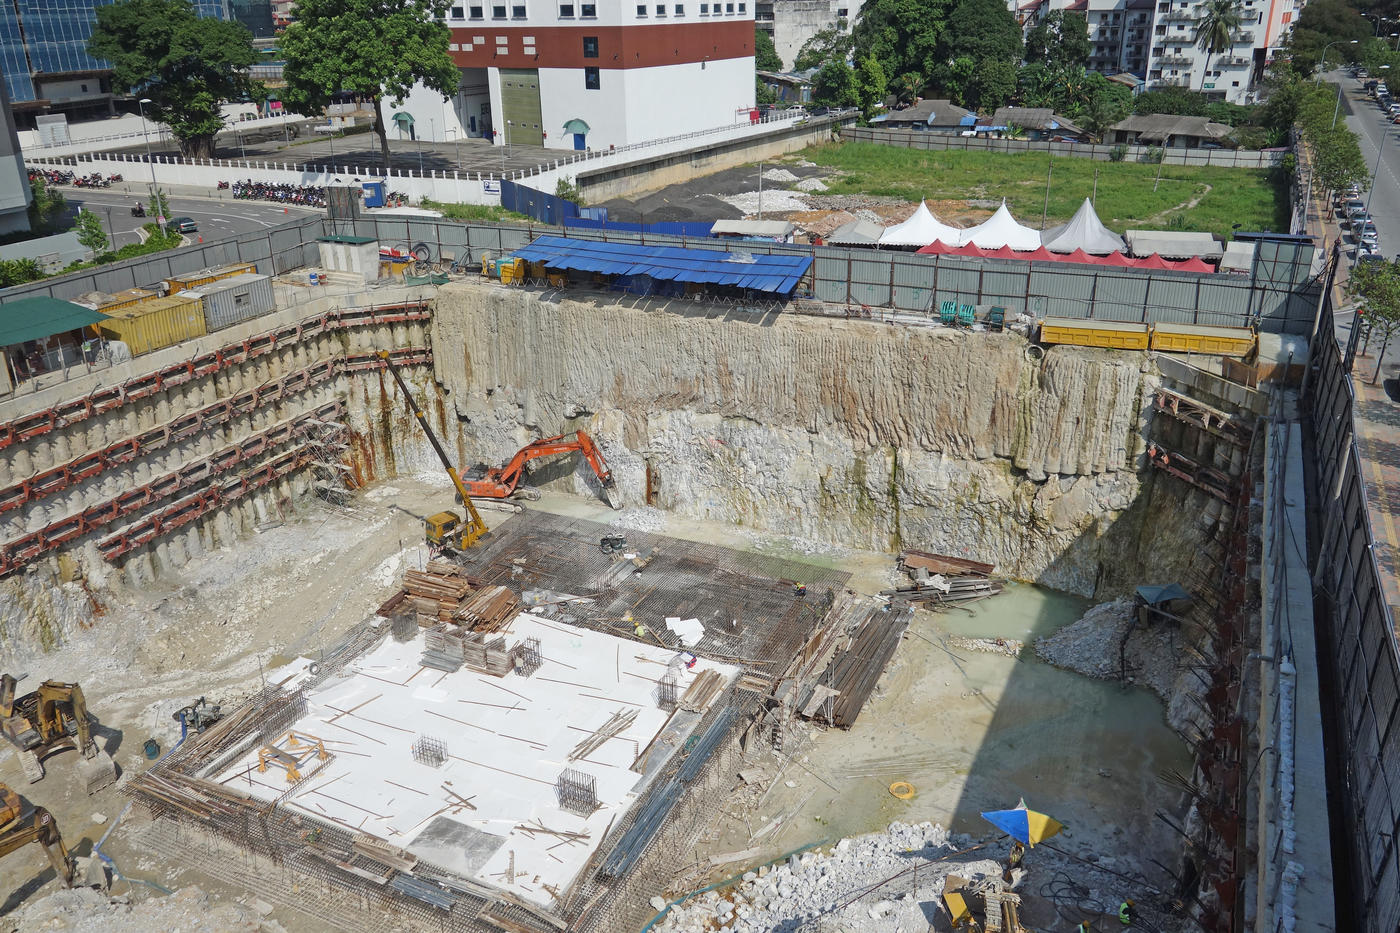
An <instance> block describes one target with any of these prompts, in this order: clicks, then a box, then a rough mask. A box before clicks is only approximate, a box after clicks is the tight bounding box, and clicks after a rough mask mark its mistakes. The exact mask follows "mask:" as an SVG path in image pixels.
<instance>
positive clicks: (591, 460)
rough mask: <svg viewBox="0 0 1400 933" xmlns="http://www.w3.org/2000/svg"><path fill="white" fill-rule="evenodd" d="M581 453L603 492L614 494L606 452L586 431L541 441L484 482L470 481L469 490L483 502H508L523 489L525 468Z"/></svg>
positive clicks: (526, 449)
mask: <svg viewBox="0 0 1400 933" xmlns="http://www.w3.org/2000/svg"><path fill="white" fill-rule="evenodd" d="M574 451H578V452H580V453H582V454H583V456H584V459H585V460H587V461H588V465H589V466H590V467H592V468H593V472H594V473H595V474H596V475H597V477H598V481H599V482H600V483H602V484H603V488H604V489H607V490H611V489H612V488H613V477H612V472H611V471H609V470H608V465H607V462H606V461H605V460H604V459H603V452H602V451H601V450H599V449H598V445H597V444H595V443H594V442H593V438H591V437H589V436H588V433H587V432H586V431H577V432H575V433H574V434H572V435H569V434H560V435H558V436H557V437H545V438H541V439H540V440H537V441H532V442H530V443H529V444H526V445H525V446H524V447H522V448H520V449H519V450H517V451H516V452H515V456H513V457H511V458H510V462H509V463H507V464H506V465H505V466H503V467H500V468H499V469H492V470H487V471H486V475H485V476H484V477H482V478H480V479H468V480H466V481H465V482H466V484H467V488H468V489H469V490H470V491H471V494H472V495H474V496H476V497H478V498H481V499H505V498H508V497H509V496H511V495H513V494H514V493H515V490H516V487H517V486H519V485H520V479H521V477H523V476H524V475H525V464H526V463H528V462H529V461H531V460H536V459H539V458H540V457H552V456H554V455H555V454H566V453H573V452H574Z"/></svg>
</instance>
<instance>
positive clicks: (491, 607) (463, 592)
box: [379, 560, 521, 634]
mask: <svg viewBox="0 0 1400 933" xmlns="http://www.w3.org/2000/svg"><path fill="white" fill-rule="evenodd" d="M520 609H521V604H520V599H519V598H518V597H517V596H516V595H515V593H513V592H512V591H511V590H510V589H509V588H507V587H504V586H477V585H474V583H473V581H472V579H471V578H470V577H468V576H467V575H466V573H465V572H464V571H463V570H462V568H461V567H459V566H457V565H456V564H454V563H452V562H451V561H446V560H432V561H429V562H428V564H427V566H425V567H424V568H423V569H422V570H405V571H404V573H403V579H402V581H401V582H400V584H399V592H398V593H396V594H394V596H393V597H392V598H390V599H389V600H388V601H387V602H385V603H384V605H382V606H380V607H379V614H380V615H382V616H385V617H389V616H392V615H401V614H405V613H410V614H412V615H413V616H414V617H415V618H416V619H417V622H418V625H419V626H420V627H422V628H425V629H431V628H436V627H437V626H438V625H440V624H442V623H444V622H450V623H452V624H453V625H457V626H461V627H462V628H464V629H468V630H470V631H473V632H483V633H488V634H489V633H491V632H496V631H499V630H501V629H502V628H505V626H506V624H507V623H509V622H510V620H511V619H513V618H515V616H516V615H517V614H518V613H519V612H520Z"/></svg>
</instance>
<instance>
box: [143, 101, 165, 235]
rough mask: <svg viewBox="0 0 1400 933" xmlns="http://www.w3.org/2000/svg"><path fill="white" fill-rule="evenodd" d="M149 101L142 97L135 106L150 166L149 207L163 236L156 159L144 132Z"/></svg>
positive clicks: (163, 227) (162, 214)
mask: <svg viewBox="0 0 1400 933" xmlns="http://www.w3.org/2000/svg"><path fill="white" fill-rule="evenodd" d="M150 102H151V99H150V98H149V97H143V98H141V99H140V100H138V101H137V102H136V106H137V107H138V108H140V110H141V135H142V136H143V137H144V138H145V140H146V162H147V164H149V165H150V166H151V207H152V208H153V209H154V210H155V212H156V223H157V224H159V225H160V235H161V237H164V236H165V214H164V213H163V212H162V211H161V209H160V195H159V193H158V192H159V189H158V188H157V187H156V160H155V159H154V158H152V157H151V134H150V133H148V132H146V105H147V104H149V103H150Z"/></svg>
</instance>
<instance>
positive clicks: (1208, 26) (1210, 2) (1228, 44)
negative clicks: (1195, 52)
mask: <svg viewBox="0 0 1400 933" xmlns="http://www.w3.org/2000/svg"><path fill="white" fill-rule="evenodd" d="M1196 9H1197V10H1198V11H1199V12H1198V13H1197V14H1196V45H1197V46H1198V47H1199V48H1200V50H1201V51H1202V52H1205V53H1206V67H1205V70H1204V71H1202V72H1201V85H1202V88H1203V89H1204V85H1205V82H1206V76H1207V75H1209V74H1210V57H1211V56H1212V55H1219V54H1220V53H1221V52H1228V51H1230V49H1231V48H1233V47H1234V45H1235V40H1234V38H1233V35H1234V33H1235V32H1236V31H1238V30H1239V28H1240V26H1241V25H1243V24H1244V7H1243V6H1242V5H1241V4H1240V0H1202V2H1201V4H1200V6H1198V7H1197V8H1196Z"/></svg>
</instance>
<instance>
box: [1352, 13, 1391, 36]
mask: <svg viewBox="0 0 1400 933" xmlns="http://www.w3.org/2000/svg"><path fill="white" fill-rule="evenodd" d="M1358 12H1360V11H1358ZM1361 15H1362V16H1364V17H1366V18H1367V19H1370V18H1371V17H1373V16H1374V17H1375V18H1376V25H1375V34H1376V35H1378V36H1379V35H1380V34H1381V21H1382V20H1384V19H1385V17H1383V16H1381V15H1380V14H1379V13H1362V14H1361Z"/></svg>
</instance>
